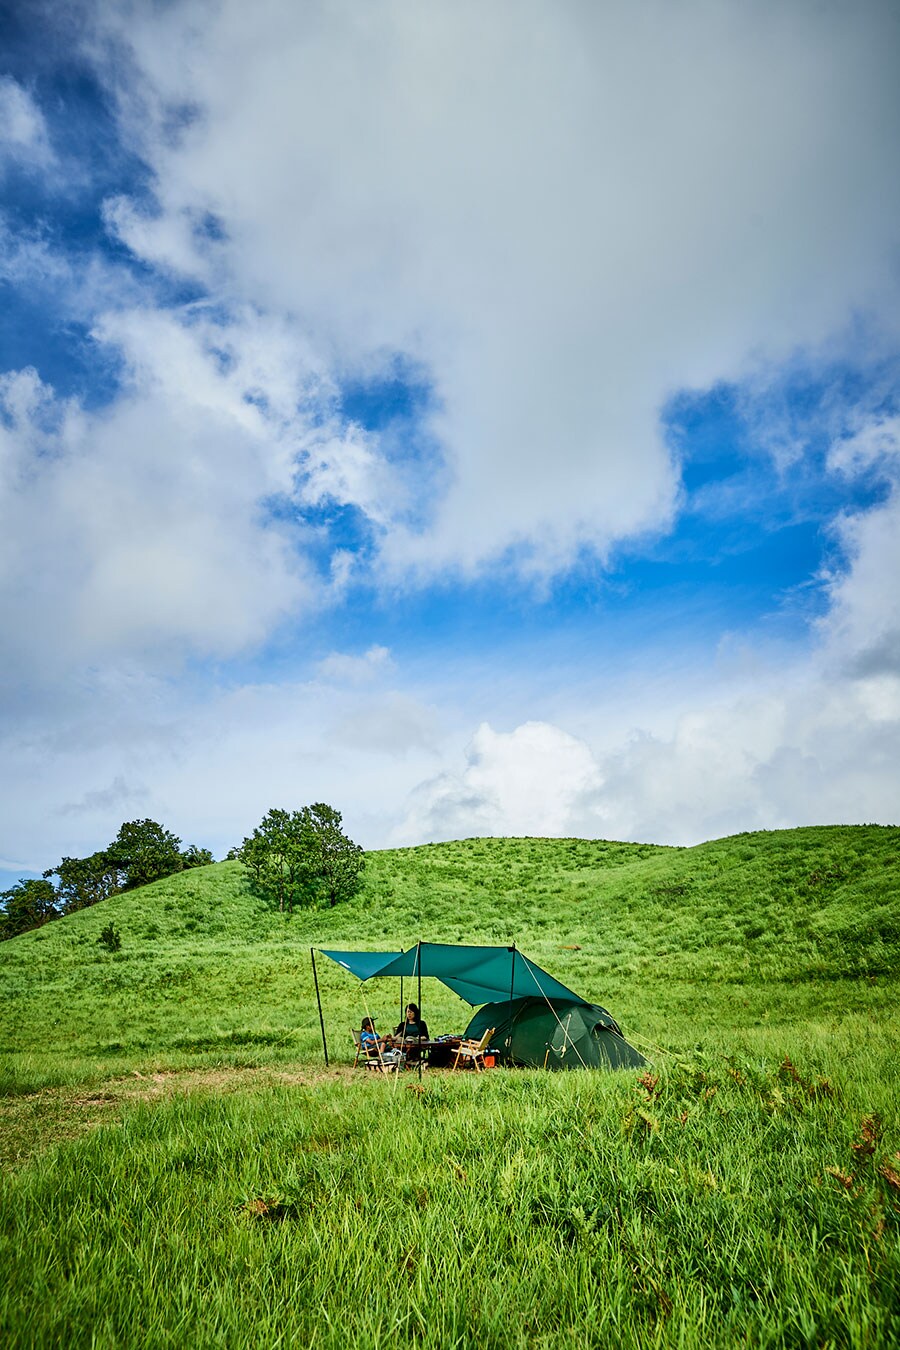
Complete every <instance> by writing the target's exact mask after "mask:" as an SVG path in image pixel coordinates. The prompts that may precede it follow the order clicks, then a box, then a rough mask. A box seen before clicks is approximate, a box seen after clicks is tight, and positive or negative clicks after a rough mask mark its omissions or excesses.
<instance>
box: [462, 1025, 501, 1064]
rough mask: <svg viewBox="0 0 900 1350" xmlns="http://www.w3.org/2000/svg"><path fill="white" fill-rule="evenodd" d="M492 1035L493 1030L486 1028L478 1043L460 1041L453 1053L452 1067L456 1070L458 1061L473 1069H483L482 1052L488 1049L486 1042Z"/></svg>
mask: <svg viewBox="0 0 900 1350" xmlns="http://www.w3.org/2000/svg"><path fill="white" fill-rule="evenodd" d="M493 1034H494V1028H493V1027H488V1029H487V1031H486V1032H485V1033H484V1035H483V1036H482V1038H481V1040H480V1041H475V1040H471V1041H460V1043H459V1045H458V1047H457V1049H456V1050H455V1051H454V1055H455V1058H454V1060H453V1065H452V1067H453V1068H454V1069H456V1068H458V1066H459V1061H460V1060H462V1061H463V1062H464V1063H466V1064H471V1065H472V1068H473V1069H484V1052H485V1050H486V1049H487V1048H488V1042H489V1041H490V1039H491V1037H492V1036H493Z"/></svg>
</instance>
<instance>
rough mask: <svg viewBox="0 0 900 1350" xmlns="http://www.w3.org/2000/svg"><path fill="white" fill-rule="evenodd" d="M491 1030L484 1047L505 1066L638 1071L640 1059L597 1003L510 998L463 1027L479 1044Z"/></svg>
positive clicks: (643, 1061) (642, 1060)
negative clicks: (499, 1057)
mask: <svg viewBox="0 0 900 1350" xmlns="http://www.w3.org/2000/svg"><path fill="white" fill-rule="evenodd" d="M491 1027H493V1029H494V1030H493V1035H492V1036H491V1039H490V1042H489V1045H488V1048H489V1049H491V1050H496V1051H497V1052H498V1053H499V1054H500V1055H501V1056H502V1057H503V1058H504V1059H505V1060H506V1061H507V1062H510V1061H511V1062H512V1063H513V1064H522V1065H525V1066H526V1067H531V1068H535V1069H639V1068H641V1067H642V1066H643V1065H645V1064H646V1063H647V1061H646V1059H645V1058H644V1056H643V1055H642V1054H641V1053H640V1052H639V1051H638V1050H635V1048H634V1046H633V1045H629V1043H628V1041H626V1040H625V1038H624V1037H623V1035H622V1032H621V1031H620V1029H619V1025H618V1023H617V1022H616V1020H615V1018H614V1017H612V1016H611V1015H610V1014H609V1013H608V1012H607V1011H606V1009H605V1008H601V1007H600V1006H599V1005H598V1004H592V1003H584V1002H582V1001H581V1000H579V1001H578V1002H577V1003H576V1002H573V1001H572V999H568V998H566V999H561V998H554V999H552V1000H550V1001H549V1002H548V1001H545V1000H544V999H541V998H529V997H526V998H515V999H513V1000H512V1002H510V1000H509V999H505V1000H503V1001H502V1002H497V1003H488V1004H487V1005H486V1006H485V1007H483V1008H480V1009H479V1010H478V1012H477V1013H476V1014H475V1016H474V1017H473V1018H472V1020H471V1022H470V1023H469V1025H468V1026H467V1027H466V1030H465V1035H466V1036H471V1037H472V1038H473V1039H474V1040H480V1039H481V1037H482V1036H483V1035H484V1033H485V1032H486V1031H488V1030H490V1028H491Z"/></svg>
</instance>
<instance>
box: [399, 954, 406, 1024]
mask: <svg viewBox="0 0 900 1350" xmlns="http://www.w3.org/2000/svg"><path fill="white" fill-rule="evenodd" d="M400 955H401V956H402V955H403V948H402V947H401V948H400ZM400 1021H401V1023H403V1022H405V1021H406V1009H405V1008H404V1006H403V976H402V975H401V976H400Z"/></svg>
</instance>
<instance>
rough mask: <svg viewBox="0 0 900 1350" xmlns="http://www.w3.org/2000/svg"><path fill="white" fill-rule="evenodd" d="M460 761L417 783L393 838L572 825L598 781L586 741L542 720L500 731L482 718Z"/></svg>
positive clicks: (559, 829) (552, 831) (548, 831)
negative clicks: (457, 768) (456, 769)
mask: <svg viewBox="0 0 900 1350" xmlns="http://www.w3.org/2000/svg"><path fill="white" fill-rule="evenodd" d="M466 761H467V762H466V767H465V769H464V770H463V772H462V773H460V774H453V773H449V772H444V773H442V774H440V775H438V776H437V777H435V778H433V779H431V780H430V781H428V782H426V783H424V784H422V785H421V786H420V787H419V788H418V790H417V791H416V793H415V794H414V796H413V800H412V803H411V807H410V811H409V813H408V814H407V817H406V819H405V821H404V822H403V824H402V826H401V827H400V829H399V830H398V831H397V839H398V840H399V841H402V842H410V841H412V840H421V839H456V838H460V837H461V836H466V835H547V836H554V835H565V834H571V833H576V832H577V831H575V830H573V829H572V822H573V816H574V814H575V813H576V812H577V811H578V803H579V802H580V800H581V799H582V798H583V797H585V796H590V795H591V794H593V793H595V792H597V791H598V790H599V789H600V786H601V783H602V779H601V777H600V773H599V770H598V767H597V764H596V762H595V760H594V757H593V755H592V754H591V751H590V750H589V749H588V747H587V746H586V745H585V744H583V743H582V742H581V741H578V740H576V738H575V737H573V736H569V735H567V733H566V732H564V731H561V730H560V729H559V727H554V726H549V725H547V724H546V723H544V722H526V723H525V724H524V725H523V726H520V727H517V728H516V729H515V730H514V731H512V732H509V733H505V734H504V733H498V732H496V731H494V729H493V728H492V727H491V726H489V725H488V724H487V723H486V722H485V723H482V725H481V726H480V727H479V728H478V730H477V731H476V732H475V735H474V736H473V738H472V741H471V744H470V745H469V747H468V749H467V752H466Z"/></svg>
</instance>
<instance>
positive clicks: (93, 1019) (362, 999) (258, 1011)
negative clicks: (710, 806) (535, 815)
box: [0, 826, 900, 1085]
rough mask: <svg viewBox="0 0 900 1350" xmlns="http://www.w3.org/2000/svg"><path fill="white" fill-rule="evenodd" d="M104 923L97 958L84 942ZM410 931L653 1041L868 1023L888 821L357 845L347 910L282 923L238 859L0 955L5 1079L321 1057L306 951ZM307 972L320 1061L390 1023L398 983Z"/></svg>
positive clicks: (897, 953) (405, 938)
mask: <svg viewBox="0 0 900 1350" xmlns="http://www.w3.org/2000/svg"><path fill="white" fill-rule="evenodd" d="M109 923H112V924H113V925H114V926H115V927H116V928H117V929H118V930H119V932H120V934H121V939H122V946H121V950H120V951H118V952H116V953H111V952H109V951H107V950H105V949H104V948H103V947H102V946H101V945H100V944H99V943H98V937H99V933H100V931H101V929H102V928H103V927H105V926H106V925H107V924H109ZM420 936H421V937H423V938H425V939H427V940H430V941H437V942H441V941H445V942H454V941H463V942H475V943H479V942H483V943H506V942H511V941H515V942H517V943H518V945H519V946H520V947H522V949H523V950H524V951H525V952H526V953H527V954H528V955H530V956H531V957H533V959H534V960H536V961H537V962H538V963H539V964H541V965H544V966H545V967H546V968H547V969H549V970H550V971H551V972H552V973H554V974H555V975H557V976H558V977H559V978H560V979H561V980H562V981H563V982H564V983H567V984H569V985H571V987H573V988H575V989H576V990H578V991H579V992H581V993H583V994H584V995H585V996H587V997H590V998H591V999H594V1000H596V1001H598V1002H600V1003H603V1004H605V1005H607V1006H609V1007H610V1009H611V1010H612V1011H613V1012H614V1013H615V1015H616V1016H617V1017H618V1018H619V1019H620V1021H621V1022H622V1023H623V1025H624V1027H625V1028H626V1029H630V1030H632V1031H633V1032H635V1033H637V1034H642V1035H644V1036H645V1037H648V1038H649V1039H650V1040H652V1041H661V1042H662V1043H663V1044H664V1045H669V1046H678V1045H682V1044H691V1045H692V1044H694V1043H696V1042H697V1041H705V1040H708V1039H710V1038H711V1037H713V1036H714V1034H715V1032H716V1030H717V1029H718V1028H721V1027H723V1026H724V1027H753V1026H754V1025H759V1024H761V1022H762V1021H763V1019H766V1020H767V1021H768V1022H771V1021H772V1020H773V1019H774V1020H775V1021H776V1022H778V1021H784V1020H786V1021H787V1022H789V1023H790V1022H792V1021H796V1020H797V1019H798V1017H799V1016H801V1015H806V1014H808V1013H811V1012H813V1011H815V1010H818V1012H819V1013H820V1014H824V1013H827V1012H828V1011H829V1010H847V1009H850V1010H852V1009H861V1010H865V1009H866V1008H867V1007H868V1006H869V1004H870V1001H871V999H870V984H871V982H877V981H878V980H882V981H883V980H884V979H886V978H890V977H892V975H894V974H895V973H897V972H898V971H900V830H897V829H892V828H883V827H878V826H862V827H828V828H810V829H800V830H790V831H781V832H776V833H769V834H765V833H763V834H748V835H739V836H736V837H734V838H731V839H723V840H717V841H715V842H713V843H708V844H702V845H699V846H698V847H696V848H690V849H672V848H661V847H657V846H653V845H640V844H612V843H605V842H595V841H586V840H580V839H560V840H555V839H552V840H551V839H470V840H463V841H459V842H455V843H449V844H434V845H428V846H425V847H422V848H414V849H400V850H393V851H387V852H381V853H372V854H370V855H369V862H368V869H367V873H366V884H365V888H364V890H363V892H362V893H361V894H360V895H359V896H357V897H356V899H355V900H354V901H353V902H352V903H350V904H347V905H343V906H340V907H336V908H334V909H329V910H324V911H323V910H318V911H298V912H296V913H295V914H294V916H293V917H292V918H286V917H285V916H282V915H279V914H277V913H274V912H273V911H272V910H271V909H270V908H268V907H267V906H266V905H265V904H264V902H262V901H261V900H260V899H259V898H258V897H256V896H254V894H253V893H252V891H251V890H250V889H249V887H248V886H247V885H246V883H245V882H244V880H243V876H242V872H241V868H240V866H239V864H237V863H217V864H214V865H213V866H211V867H205V868H198V869H195V870H193V871H190V872H186V873H180V874H178V875H176V876H173V877H170V878H167V879H165V880H163V881H159V882H156V883H154V884H153V885H151V886H146V887H143V888H141V889H140V890H137V891H133V892H130V893H128V894H126V895H121V896H116V897H114V898H112V899H110V900H107V901H105V902H103V903H102V904H100V905H97V906H95V907H94V908H93V909H89V910H85V911H82V912H81V913H78V914H74V915H71V916H70V917H68V918H66V919H64V920H61V921H58V922H56V923H53V924H50V925H47V926H45V927H44V928H42V929H39V930H37V931H34V932H32V933H27V934H24V935H22V936H21V937H19V938H15V939H13V940H11V941H9V942H6V943H3V944H2V945H0V997H2V999H3V1003H4V1006H5V1008H6V1009H7V1013H8V1016H7V1017H6V1018H5V1019H4V1026H5V1031H4V1032H3V1035H2V1044H0V1054H2V1059H3V1063H4V1066H5V1072H6V1073H7V1074H8V1075H11V1082H15V1081H17V1080H18V1081H21V1082H22V1083H23V1084H25V1085H31V1084H34V1085H38V1084H39V1083H40V1082H42V1081H44V1079H45V1077H46V1075H50V1077H51V1078H53V1077H56V1078H57V1079H59V1080H65V1079H70V1080H71V1079H73V1078H78V1077H84V1076H85V1075H88V1074H91V1073H109V1072H116V1071H118V1070H119V1069H121V1068H124V1067H131V1066H133V1065H134V1064H135V1063H138V1064H153V1065H156V1066H161V1065H166V1066H171V1065H174V1064H186V1063H191V1062H197V1061H198V1060H202V1061H204V1062H209V1061H210V1059H213V1060H223V1061H225V1062H230V1063H236V1062H243V1063H272V1062H276V1061H278V1060H294V1059H297V1058H300V1059H310V1058H312V1057H315V1056H316V1055H317V1054H320V1053H321V1050H320V1044H319V1028H318V1020H317V1015H316V1011H315V1000H314V993H313V985H312V977H311V968H310V959H309V948H310V946H316V947H318V946H324V947H341V946H346V947H354V946H358V947H370V948H379V947H385V948H397V947H400V946H403V947H408V946H411V945H412V944H413V943H415V941H416V939H417V938H418V937H420ZM319 972H320V978H321V984H322V991H323V998H324V1001H325V1005H326V1012H327V1014H328V1024H329V1027H330V1028H331V1029H332V1037H333V1040H334V1044H333V1050H334V1051H335V1052H337V1054H338V1056H339V1057H340V1056H342V1055H344V1054H345V1052H346V1050H347V1046H348V1044H349V1040H348V1038H347V1029H348V1027H349V1025H350V1024H351V1023H354V1024H358V1021H359V1017H360V1015H361V1012H362V1010H363V1009H364V1006H365V1007H368V1008H369V1009H370V1010H371V1011H372V1012H373V1014H376V1015H379V1016H380V1019H381V1022H382V1024H384V1023H385V1021H390V1020H391V1019H393V1020H397V1016H398V1014H397V1015H396V1016H395V1002H396V996H398V995H399V989H394V988H393V987H388V985H386V984H380V985H376V986H367V987H366V988H363V987H361V986H359V985H358V984H357V983H356V982H355V981H354V980H352V979H351V978H350V977H348V976H346V975H344V974H343V973H341V972H340V971H339V970H337V969H336V968H335V967H333V966H332V965H331V963H329V962H326V961H322V962H320V967H319ZM427 983H428V982H426V984H427ZM713 988H714V989H715V991H716V993H715V999H714V1007H715V1018H714V1019H711V1018H710V1015H709V1012H710V1003H709V999H710V990H711V989H713ZM407 996H409V991H408V990H407ZM426 1000H427V1001H426ZM423 1001H426V1006H427V1010H428V1012H429V1013H431V1014H432V1015H431V1018H430V1020H431V1022H432V1025H441V1026H444V1027H447V1028H448V1029H450V1028H455V1029H458V1028H459V1027H460V1026H461V1025H462V1024H463V1023H464V1020H465V1019H466V1010H465V1005H462V1004H461V1003H460V1002H459V1000H457V999H455V998H454V997H453V996H452V995H451V994H449V992H448V991H446V990H444V989H443V988H442V986H440V985H438V984H434V985H433V987H426V990H425V997H424V999H423ZM317 1047H318V1048H317Z"/></svg>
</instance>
